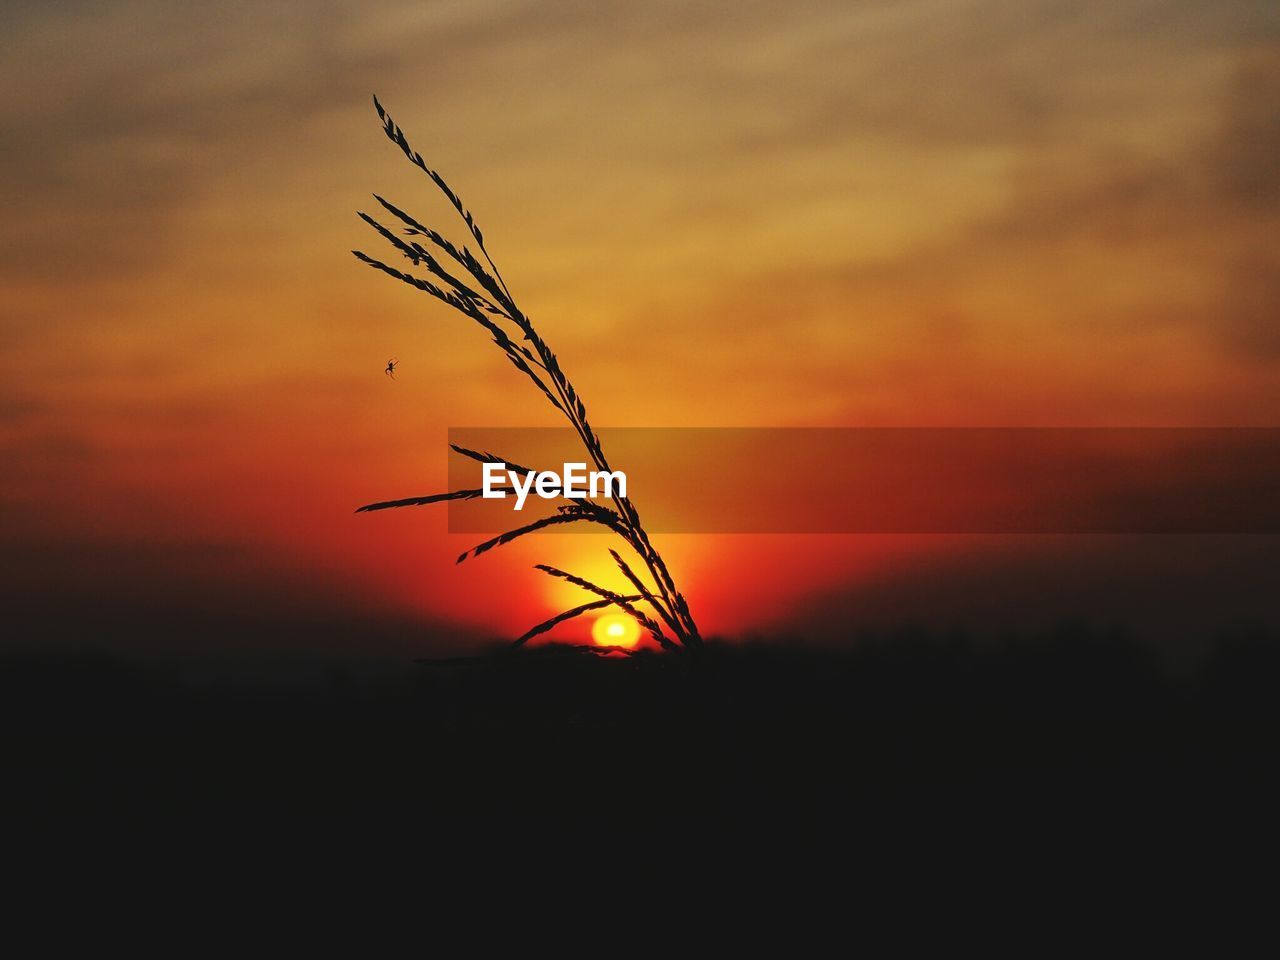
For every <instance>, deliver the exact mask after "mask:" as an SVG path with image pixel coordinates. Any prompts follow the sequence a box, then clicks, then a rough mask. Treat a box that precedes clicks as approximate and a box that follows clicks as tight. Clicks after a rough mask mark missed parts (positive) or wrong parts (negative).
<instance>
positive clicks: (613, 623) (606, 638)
mask: <svg viewBox="0 0 1280 960" xmlns="http://www.w3.org/2000/svg"><path fill="white" fill-rule="evenodd" d="M591 639H592V640H594V641H595V642H596V644H597V645H598V646H601V647H634V646H635V645H636V643H638V642H639V640H640V628H639V626H637V625H636V622H635V621H634V620H632V619H631V617H629V616H627V615H626V614H623V613H609V614H606V615H605V616H603V617H600V618H599V619H597V620H596V622H595V623H594V624H592V626H591Z"/></svg>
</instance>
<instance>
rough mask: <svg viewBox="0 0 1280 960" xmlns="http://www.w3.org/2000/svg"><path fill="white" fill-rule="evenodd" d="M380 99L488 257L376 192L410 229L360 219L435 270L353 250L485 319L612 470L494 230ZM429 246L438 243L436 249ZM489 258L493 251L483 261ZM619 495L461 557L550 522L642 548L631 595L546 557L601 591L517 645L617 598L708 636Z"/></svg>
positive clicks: (487, 459) (442, 497)
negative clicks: (507, 267)
mask: <svg viewBox="0 0 1280 960" xmlns="http://www.w3.org/2000/svg"><path fill="white" fill-rule="evenodd" d="M373 104H374V107H375V108H376V109H377V111H378V117H379V118H380V119H381V120H382V127H383V131H384V132H385V133H386V135H387V137H388V139H390V140H391V142H392V143H394V144H395V145H396V146H398V147H399V148H400V150H401V151H402V152H403V153H404V155H405V156H406V157H408V158H409V160H410V162H411V163H413V164H414V166H416V167H418V168H419V169H420V170H422V172H423V173H425V174H426V175H427V176H428V177H430V178H431V181H432V182H433V183H434V184H435V185H436V187H437V188H438V189H439V190H440V192H441V193H443V194H444V196H445V198H446V199H447V200H448V201H449V203H450V204H451V205H452V206H453V208H454V210H456V211H457V213H458V216H459V217H461V218H462V221H463V222H464V223H465V224H466V227H467V230H468V232H469V233H470V234H471V237H472V238H473V239H474V241H475V244H476V249H477V250H479V252H480V256H479V257H477V256H476V255H475V253H473V252H472V250H471V249H470V248H469V247H467V246H466V245H465V244H464V245H462V246H457V245H455V244H454V243H453V242H451V241H450V240H448V239H447V238H446V237H444V236H443V235H442V234H441V233H439V232H437V231H436V230H433V229H432V228H430V227H427V226H424V225H423V224H422V223H420V222H419V221H417V220H415V219H414V218H413V217H412V216H410V215H409V214H408V213H406V212H405V211H403V210H401V209H400V208H399V207H397V206H395V205H394V204H392V203H389V202H388V201H386V200H384V199H383V198H382V197H380V196H378V195H377V194H374V198H375V199H376V200H377V201H378V203H379V204H380V205H381V206H382V208H383V209H384V210H386V211H387V213H389V214H391V216H393V217H394V218H395V219H396V220H399V221H400V224H402V225H403V234H404V237H403V238H402V237H400V236H397V235H396V234H395V233H394V232H392V230H390V229H388V228H387V227H385V226H383V225H382V224H381V223H379V222H378V221H377V220H375V219H374V218H373V217H371V216H369V215H368V214H366V213H363V212H362V213H360V218H361V219H362V220H364V221H365V223H367V224H369V226H371V227H372V228H373V229H374V230H376V231H377V232H378V234H379V235H381V237H382V238H383V239H384V240H386V241H387V242H388V243H389V244H391V246H392V247H394V248H395V249H396V250H397V251H398V252H399V253H400V254H401V255H402V256H403V257H404V258H405V259H407V260H408V261H409V262H410V264H411V265H412V266H413V267H421V268H425V270H426V271H427V273H428V274H430V276H431V278H432V279H425V278H423V277H421V276H417V275H414V274H410V273H405V272H403V271H401V270H397V269H396V268H394V267H391V266H389V265H387V264H386V263H383V262H382V261H380V260H377V259H375V258H373V257H370V256H368V255H367V254H365V253H363V252H362V251H359V250H353V251H352V253H354V254H355V255H356V257H358V258H359V259H360V260H362V261H363V262H364V263H367V264H368V265H369V266H371V267H374V268H376V269H378V270H381V271H382V272H383V273H386V274H388V275H390V276H392V277H395V278H396V279H397V280H400V281H402V282H403V283H407V284H409V285H410V286H412V287H414V288H416V289H418V290H421V291H423V292H424V293H427V294H430V295H431V296H432V297H435V298H436V299H437V300H440V301H441V302H443V303H445V304H448V305H449V306H450V307H452V308H453V309H454V310H456V311H457V312H458V313H460V314H462V315H463V316H465V317H467V318H468V319H469V320H472V321H474V322H475V323H477V324H479V325H480V326H481V327H482V328H484V330H485V331H486V332H487V333H488V334H489V336H490V337H491V338H492V340H493V343H494V344H495V345H496V346H497V347H498V349H500V350H501V351H502V352H503V353H504V354H505V355H506V357H507V360H508V361H510V362H511V364H512V365H513V366H514V367H515V368H516V369H517V370H519V371H520V372H521V373H522V374H524V375H525V376H526V377H527V378H528V379H529V380H530V381H532V383H533V385H534V386H535V387H537V388H538V390H539V391H541V393H542V394H543V396H545V397H546V399H547V400H548V402H550V403H551V405H552V406H553V407H555V408H556V409H557V410H558V411H560V413H561V414H562V415H563V416H564V417H565V419H567V420H568V421H569V424H570V426H571V427H573V430H574V432H575V433H576V434H577V436H578V438H579V439H580V440H581V442H582V445H583V447H584V448H585V449H586V451H587V455H588V456H589V457H590V458H591V461H592V463H593V464H594V465H595V468H596V469H597V470H601V471H606V472H611V471H612V468H611V467H610V465H609V462H608V460H607V459H606V458H605V453H604V450H603V448H602V446H601V443H600V438H599V437H598V436H597V435H596V433H595V431H594V430H593V429H592V427H591V424H590V422H589V421H588V419H587V408H586V405H585V404H584V403H583V401H582V397H581V395H580V394H579V393H578V391H577V390H576V389H574V386H573V384H572V383H571V382H570V381H569V378H568V377H567V376H566V375H565V373H564V371H563V370H561V368H560V364H559V361H558V360H557V359H556V355H555V353H553V352H552V351H551V348H550V347H548V346H547V343H546V341H545V340H543V338H542V336H541V335H540V334H539V333H538V331H537V329H536V328H535V327H534V324H533V321H532V320H530V319H529V317H528V315H527V314H525V313H524V312H523V311H522V310H521V309H520V308H519V307H518V306H517V305H516V302H515V298H514V297H513V296H512V295H511V291H510V289H509V288H508V287H507V284H506V281H504V280H503V278H502V274H501V273H500V272H499V270H498V267H497V265H496V264H495V263H494V262H493V259H492V257H490V255H489V251H488V249H487V248H486V247H485V242H484V234H483V233H482V232H481V231H480V226H479V224H477V223H476V221H475V218H474V217H472V215H471V212H470V211H469V210H468V209H467V208H466V207H465V206H464V205H463V203H462V201H461V199H459V197H458V195H457V194H456V193H454V191H453V189H452V188H451V187H450V186H449V185H448V184H447V183H446V182H445V180H444V178H443V177H442V176H440V174H439V173H437V172H436V171H435V170H432V169H431V168H430V167H428V166H427V164H426V163H425V162H424V161H423V159H422V157H421V155H420V154H418V153H416V152H415V151H414V150H413V148H412V147H410V146H409V142H408V140H406V139H405V135H404V132H403V131H402V130H401V129H400V127H399V126H397V125H396V123H395V122H394V121H393V120H392V119H391V116H390V115H389V114H388V113H387V111H386V110H385V109H384V108H383V106H382V104H381V103H380V102H378V98H377V97H374V98H373ZM428 246H429V247H430V249H428ZM442 255H443V256H442ZM480 258H483V261H482V260H481V259H480ZM442 261H443V262H442ZM445 263H448V265H449V266H448V268H446V267H445V265H444V264H445ZM459 267H461V269H462V271H464V272H465V274H466V277H467V278H468V279H466V280H463V279H460V278H459V277H458V276H457V270H458V268H459ZM451 271H453V272H451ZM450 447H451V448H452V449H453V451H454V452H455V453H457V454H459V455H461V456H464V457H468V458H470V459H472V460H475V461H478V462H480V463H506V464H507V467H508V469H510V470H514V471H517V472H520V473H529V472H531V471H530V470H529V469H528V468H526V467H521V466H519V465H518V464H514V463H512V462H511V461H509V460H506V459H505V458H503V457H500V456H497V455H495V454H493V453H488V452H479V451H475V450H468V449H466V448H464V447H460V446H458V445H457V444H450ZM481 494H482V490H480V489H469V490H453V491H450V492H448V493H439V494H433V495H430V496H424V497H410V498H408V499H403V500H388V501H383V502H380V503H371V504H367V505H365V506H363V507H361V508H360V509H359V510H357V511H356V512H357V513H363V512H368V511H374V510H385V509H389V508H392V507H407V506H419V505H423V504H429V503H440V502H444V501H449V500H471V499H475V498H477V497H479V496H481ZM610 500H611V503H612V506H606V505H605V504H602V503H596V502H593V501H591V500H574V501H572V502H571V503H569V504H567V505H564V506H561V507H559V508H558V510H557V512H556V513H555V514H554V515H552V516H549V517H544V518H542V519H539V520H536V521H534V522H532V523H529V524H526V525H525V526H522V527H518V528H516V529H514V530H508V531H507V532H506V533H503V534H500V535H499V536H496V537H494V538H492V539H490V540H486V541H485V542H484V543H481V544H479V545H478V546H476V547H474V548H472V549H471V550H468V551H466V552H465V553H463V554H462V555H461V556H460V557H458V562H459V563H461V562H462V561H463V560H466V559H467V557H469V556H479V555H480V554H482V553H485V552H487V551H489V550H491V549H493V548H494V547H500V546H502V545H503V544H506V543H510V542H511V541H512V540H515V539H517V538H519V537H522V536H524V535H525V534H528V533H533V532H534V531H537V530H541V529H544V528H546V527H550V526H554V525H558V524H568V523H595V524H599V525H601V526H604V527H607V528H608V529H609V530H610V531H612V532H613V533H614V534H616V535H617V536H618V537H620V538H621V539H622V540H623V541H624V542H625V543H626V544H627V546H628V547H630V549H631V550H632V551H633V552H634V553H635V554H636V556H637V557H639V559H640V561H641V562H642V564H643V566H644V571H645V572H646V573H647V575H648V579H647V580H646V579H645V578H644V577H642V576H641V575H640V574H638V573H637V572H636V571H635V570H634V569H632V567H631V565H630V564H628V563H627V561H626V560H624V559H623V557H622V556H621V555H620V554H619V553H618V552H617V551H616V550H610V551H609V553H610V555H611V556H612V557H613V560H614V562H615V563H616V564H617V566H618V569H619V570H621V571H622V574H623V575H624V576H625V577H626V579H627V580H628V582H629V583H630V584H631V586H632V587H633V588H634V591H635V592H634V593H630V594H620V593H615V592H614V591H612V590H606V589H605V588H604V587H601V586H599V585H597V584H595V583H592V582H591V581H589V580H585V579H583V578H582V577H578V576H575V575H573V574H571V573H566V572H565V571H563V570H558V569H556V568H555V567H550V566H547V565H545V564H538V565H537V567H536V569H538V570H541V571H542V572H544V573H546V574H548V575H549V576H552V577H557V578H559V579H562V580H566V581H568V582H569V583H572V584H574V585H576V586H579V587H581V588H582V589H584V590H586V591H588V592H589V593H592V594H595V595H596V597H597V598H598V599H596V600H593V601H591V602H589V603H584V604H582V605H581V606H578V607H574V608H572V609H570V610H566V611H564V612H562V613H559V614H557V615H556V616H554V617H551V618H550V619H548V620H544V621H543V622H542V623H539V624H538V625H536V626H535V627H533V628H532V629H530V630H528V631H526V632H525V633H524V634H523V635H522V636H521V637H519V638H518V639H517V640H516V641H515V643H514V645H515V646H520V645H522V644H524V643H525V642H526V641H527V640H529V639H530V638H531V637H535V636H537V635H539V634H541V633H545V632H546V631H548V630H550V629H551V628H552V627H554V626H556V625H557V624H560V623H562V622H564V621H565V620H570V619H573V618H574V617H578V616H581V615H582V614H584V613H588V612H589V611H592V610H599V609H602V608H604V607H609V606H616V607H618V608H620V609H621V610H623V611H624V612H626V613H627V614H628V615H629V616H631V617H632V618H634V619H635V620H636V621H637V622H638V623H639V624H640V625H641V626H642V627H643V628H644V629H645V630H647V631H648V633H649V635H650V636H651V637H652V638H653V639H654V640H655V641H656V642H657V643H658V644H659V645H660V646H661V647H663V649H666V650H688V649H691V648H696V647H699V646H700V645H701V643H702V638H701V635H700V634H699V632H698V626H697V624H696V623H695V622H694V619H693V615H692V614H691V613H690V611H689V604H688V603H687V601H686V600H685V598H684V596H683V594H681V592H680V591H679V590H678V589H677V587H676V584H675V581H674V580H673V579H672V576H671V573H670V571H669V570H668V569H667V565H666V563H665V562H664V561H663V559H662V555H661V554H660V553H659V552H658V551H657V549H656V548H655V547H654V546H653V544H652V542H651V541H650V539H649V535H648V534H647V533H646V532H645V529H644V527H643V525H642V524H641V522H640V515H639V513H638V512H637V511H636V508H635V505H634V504H633V503H632V502H631V500H630V498H628V497H626V496H623V495H621V494H619V493H617V492H613V493H612V495H611V497H610ZM641 605H644V606H645V607H647V608H648V609H651V610H652V611H653V613H654V614H655V615H656V619H655V617H654V616H650V615H649V614H648V613H646V612H645V611H644V610H643V609H642V608H641Z"/></svg>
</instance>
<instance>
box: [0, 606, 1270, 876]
mask: <svg viewBox="0 0 1280 960" xmlns="http://www.w3.org/2000/svg"><path fill="white" fill-rule="evenodd" d="M1278 653H1280V645H1278V644H1276V643H1275V642H1274V640H1273V639H1271V638H1268V637H1260V638H1253V639H1251V640H1247V641H1236V642H1224V643H1222V644H1220V645H1219V646H1218V648H1217V650H1216V652H1214V653H1213V655H1212V656H1210V657H1208V658H1207V659H1205V660H1204V661H1202V662H1200V663H1199V664H1198V665H1197V666H1195V667H1194V668H1190V669H1185V670H1182V671H1178V670H1174V669H1171V668H1170V667H1169V666H1168V665H1166V664H1162V663H1161V662H1160V661H1158V660H1157V659H1156V658H1155V657H1153V656H1152V655H1150V654H1149V653H1148V652H1146V651H1145V650H1144V649H1143V648H1141V647H1139V646H1136V645H1133V644H1130V643H1127V642H1125V641H1123V640H1122V639H1117V638H1103V637H1097V636H1092V635H1089V634H1087V633H1080V632H1065V633H1063V634H1062V635H1059V636H1056V637H1052V638H1048V639H1040V640H1037V641H1024V642H1021V643H1018V644H1008V645H1004V646H996V647H991V648H987V649H983V648H981V647H979V646H975V645H974V644H971V643H968V642H965V641H962V640H957V639H945V640H941V639H936V638H933V639H931V638H927V637H925V638H922V637H915V638H913V637H907V636H903V637H896V638H893V639H892V640H885V641H882V642H865V643H863V644H861V645H860V646H858V648H857V649H856V651H854V652H850V653H844V654H838V653H833V652H829V651H828V652H821V651H814V650H804V649H797V648H793V647H786V646H773V647H764V646H762V647H749V648H741V647H739V648H725V649H712V650H710V651H709V652H708V654H707V656H706V657H705V658H704V660H703V662H701V663H698V664H690V663H684V662H680V661H678V660H673V659H671V658H662V657H637V658H634V659H632V660H621V661H619V660H614V659H607V660H606V659H601V658H598V657H594V656H586V655H582V654H574V653H571V652H567V651H556V650H544V651H540V652H538V651H533V652H530V653H528V654H525V655H519V656H506V657H496V658H493V659H490V660H481V661H478V662H463V663H454V664H435V665H418V664H404V665H403V666H397V667H396V668H395V669H394V670H392V671H390V672H389V673H384V674H381V675H378V676H376V677H371V676H363V675H361V674H358V673H354V674H353V673H351V672H350V671H343V670H338V669H337V668H335V669H334V670H333V672H332V673H331V675H330V676H329V678H328V679H327V680H325V681H324V682H321V683H318V684H317V683H310V684H299V685H289V684H283V683H251V682H249V681H248V680H243V679H242V680H223V681H216V682H215V681H212V680H209V679H208V678H207V677H201V676H200V675H195V676H193V675H189V674H188V675H185V676H179V675H178V674H176V673H175V672H174V671H172V670H165V669H160V668H158V667H145V666H139V665H137V664H133V665H130V664H128V663H123V662H109V661H103V660H93V659H74V658H71V659H31V658H27V659H19V660H10V661H8V662H7V663H6V664H5V665H4V669H3V673H2V674H0V676H2V680H0V684H2V690H0V703H2V704H3V713H4V716H3V753H4V766H5V770H6V775H7V776H6V779H7V785H6V788H5V798H4V803H5V806H6V808H7V813H8V817H7V820H6V822H7V823H8V824H9V825H10V832H11V838H26V839H33V840H35V841H36V842H37V843H42V842H45V841H46V840H47V839H49V838H54V839H56V840H57V841H58V842H59V843H67V842H69V843H71V844H73V845H77V844H84V843H89V842H93V841H96V840H100V839H103V838H114V839H115V840H116V841H119V842H123V843H125V844H126V845H127V846H128V847H129V848H130V849H132V850H133V851H134V852H135V853H136V852H138V851H140V850H142V849H143V848H144V847H146V846H148V845H155V844H159V845H161V846H167V847H169V848H170V849H177V850H184V849H186V848H187V847H188V846H190V845H192V844H199V845H202V846H212V847H215V848H216V847H219V846H222V845H224V844H227V845H230V846H229V847H228V848H233V847H235V846H236V845H245V846H250V847H252V846H254V845H258V848H259V849H261V845H262V844H264V843H265V844H275V843H279V842H291V841H297V842H300V843H301V844H303V845H307V846H309V847H310V848H311V849H312V850H313V852H314V851H316V850H319V851H321V852H326V851H336V850H338V849H342V848H346V847H348V846H356V847H372V848H383V849H404V848H405V845H406V844H425V845H427V846H429V847H431V848H432V849H433V853H432V856H431V859H430V861H429V862H433V863H434V862H437V857H438V856H439V855H441V854H442V851H443V850H445V849H446V848H456V847H462V848H464V849H471V850H478V849H480V848H481V847H482V846H484V845H485V844H487V843H491V842H496V843H498V844H499V845H504V844H505V845H508V846H509V845H510V844H512V843H525V842H537V843H540V844H543V845H546V846H548V847H550V848H555V847H556V845H557V844H562V843H563V844H569V843H570V842H573V841H585V842H588V843H591V844H596V845H603V849H605V850H612V851H615V852H616V851H619V850H620V849H621V848H619V847H618V846H616V844H618V843H623V844H625V845H626V849H627V850H629V851H630V852H629V853H628V854H627V855H628V856H638V855H643V854H644V853H645V852H646V851H649V852H653V851H656V850H659V849H669V847H664V846H663V845H664V844H674V846H676V847H678V848H679V849H681V850H683V851H685V852H689V851H698V850H704V849H705V850H710V849H711V848H712V847H713V846H714V845H716V844H719V843H723V846H724V848H728V849H732V850H733V851H734V853H733V855H734V856H736V857H739V858H745V859H746V860H751V859H754V858H756V857H758V856H765V855H766V854H769V853H783V854H787V853H790V854H792V855H800V854H801V853H806V852H807V854H812V855H814V856H820V855H823V856H825V855H827V854H829V853H830V851H832V850H834V849H836V848H837V847H843V849H846V850H847V849H857V850H858V851H860V853H859V857H861V856H863V855H865V854H868V853H869V851H871V850H872V849H879V850H881V851H882V852H883V851H884V850H885V849H888V850H890V851H891V852H893V851H897V854H896V856H897V857H898V859H899V861H900V863H902V862H905V863H906V865H907V866H909V865H910V863H913V862H915V861H914V860H912V859H911V858H912V857H915V856H917V855H918V854H919V851H920V850H922V849H924V850H932V849H936V848H937V847H939V846H940V845H943V844H952V843H956V842H960V843H963V844H966V845H968V847H969V849H970V851H971V852H973V851H980V853H978V854H977V855H978V856H979V857H980V858H990V857H993V856H995V855H996V853H997V851H999V850H1003V851H1010V850H1012V851H1014V852H1015V854H1016V853H1017V851H1022V852H1023V853H1025V854H1026V855H1027V856H1035V857H1041V856H1042V855H1043V856H1047V855H1048V851H1056V854H1055V855H1063V856H1079V857H1085V858H1088V857H1095V856H1105V857H1107V858H1108V859H1109V858H1112V857H1114V856H1116V855H1118V854H1119V852H1120V851H1122V850H1126V849H1135V850H1136V849H1138V848H1141V849H1142V850H1144V851H1145V852H1144V853H1143V854H1142V857H1143V858H1144V859H1143V863H1144V864H1145V865H1146V866H1147V867H1150V866H1152V864H1153V863H1154V862H1156V861H1153V860H1152V859H1151V858H1152V857H1155V858H1157V860H1158V862H1160V863H1173V864H1176V863H1180V862H1186V861H1187V859H1188V858H1189V857H1192V856H1201V855H1205V854H1208V855H1211V856H1218V855H1221V856H1229V857H1233V858H1234V857H1243V858H1245V859H1250V858H1254V857H1262V856H1263V855H1264V853H1263V848H1262V846H1261V837H1262V836H1263V832H1262V831H1263V828H1264V827H1265V826H1267V825H1269V823H1270V822H1271V820H1272V818H1273V816H1274V814H1273V811H1274V809H1275V800H1276V794H1275V791H1274V790H1273V788H1272V786H1271V784H1270V776H1271V775H1272V774H1273V773H1274V767H1275V764H1276V750H1275V747H1276V741H1275V737H1274V734H1275V731H1276V730H1277V729H1280V725H1278V724H1277V723H1276V720H1277V713H1280V709H1278V706H1277V704H1278V703H1280V701H1278V699H1277V696H1276V680H1277V675H1278V671H1277V664H1278ZM673 838H681V839H679V840H678V841H677V840H674V839H673ZM908 851H915V853H909V852H908ZM1086 851H1088V852H1087V853H1086ZM619 855H621V854H620V853H619ZM406 856H408V854H406ZM708 856H710V854H708ZM424 862H425V861H424ZM845 862H850V861H845ZM1097 865H1098V868H1099V869H1100V870H1101V869H1102V867H1101V862H1100V861H1099V862H1098V864H1097ZM1106 869H1107V870H1111V869H1112V867H1110V866H1108V867H1107V868H1106Z"/></svg>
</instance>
